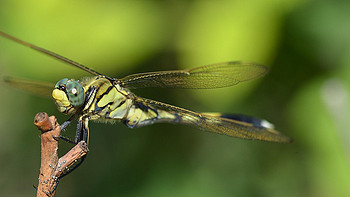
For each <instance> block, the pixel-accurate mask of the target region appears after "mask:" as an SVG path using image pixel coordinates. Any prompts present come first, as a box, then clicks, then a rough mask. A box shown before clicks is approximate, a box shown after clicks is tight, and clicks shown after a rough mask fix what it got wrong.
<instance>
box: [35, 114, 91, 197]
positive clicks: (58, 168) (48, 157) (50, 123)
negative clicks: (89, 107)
mask: <svg viewBox="0 0 350 197" xmlns="http://www.w3.org/2000/svg"><path fill="white" fill-rule="evenodd" d="M34 124H35V125H36V126H37V127H38V129H39V130H41V167H40V174H39V184H38V187H37V196H40V197H41V196H45V197H47V196H49V197H52V196H55V192H56V188H57V184H58V181H59V179H60V177H61V176H64V172H65V171H66V170H68V168H69V167H70V166H71V165H73V164H74V163H75V162H76V161H77V160H78V159H80V158H81V157H83V156H84V155H86V153H87V152H88V151H89V150H88V148H87V144H86V143H85V142H84V141H81V142H79V143H78V144H77V145H76V146H74V147H73V148H72V149H71V150H70V151H69V152H68V153H66V154H65V155H64V156H62V157H61V158H60V159H58V141H57V140H56V139H57V138H56V139H55V137H58V136H60V133H61V127H60V125H59V124H58V123H57V120H56V118H55V117H54V116H51V117H50V118H49V117H48V115H47V114H46V113H42V112H40V113H38V114H37V115H36V116H35V118H34Z"/></svg>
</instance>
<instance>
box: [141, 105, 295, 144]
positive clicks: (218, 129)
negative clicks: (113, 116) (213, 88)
mask: <svg viewBox="0 0 350 197" xmlns="http://www.w3.org/2000/svg"><path fill="white" fill-rule="evenodd" d="M136 103H138V105H140V104H141V105H142V106H143V109H144V110H145V109H147V111H148V112H149V111H154V112H156V113H155V114H156V116H155V115H154V117H152V121H150V118H146V117H144V119H145V120H146V121H147V122H145V123H146V124H144V123H142V122H139V124H140V125H141V126H144V125H147V124H153V123H156V122H171V123H182V124H187V125H191V126H195V127H199V128H201V129H203V130H206V131H209V132H214V133H218V134H224V135H228V136H232V137H237V138H242V139H250V140H262V141H269V142H279V143H289V142H291V141H292V140H291V138H289V137H287V136H285V135H283V134H281V133H280V132H278V131H276V130H275V129H274V128H273V126H272V124H270V123H269V124H264V123H263V122H264V121H263V120H260V119H257V118H247V117H244V119H246V120H247V121H244V120H243V119H242V118H238V117H237V116H235V117H233V118H232V119H231V118H230V117H228V116H227V117H223V116H221V115H220V114H218V113H216V114H214V113H213V114H210V113H197V112H193V111H190V110H187V109H183V108H180V107H176V106H172V105H169V104H165V103H161V102H158V101H153V100H150V99H144V98H137V99H136ZM165 112H166V113H165ZM149 114H151V113H149ZM169 114H171V115H169ZM240 120H242V121H240ZM257 120H259V122H257Z"/></svg>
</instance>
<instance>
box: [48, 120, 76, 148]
mask: <svg viewBox="0 0 350 197" xmlns="http://www.w3.org/2000/svg"><path fill="white" fill-rule="evenodd" d="M75 115H76V114H74V115H73V116H71V117H70V118H69V119H68V120H66V121H65V122H64V123H62V125H61V130H64V129H66V128H67V126H68V125H69V124H70V123H71V122H72V121H73V119H74V118H75ZM52 137H53V138H54V139H55V140H59V139H61V140H63V141H65V142H68V143H70V144H76V143H75V142H74V141H72V140H71V139H69V138H67V137H64V136H62V135H60V136H52Z"/></svg>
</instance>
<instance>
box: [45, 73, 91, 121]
mask: <svg viewBox="0 0 350 197" xmlns="http://www.w3.org/2000/svg"><path fill="white" fill-rule="evenodd" d="M52 97H53V99H54V100H55V102H56V105H57V107H58V110H59V111H60V112H62V113H66V114H69V113H74V112H76V109H77V108H79V107H81V106H82V105H83V104H84V101H85V93H84V89H83V86H82V85H81V84H80V83H79V81H75V80H73V79H71V80H69V79H67V78H64V79H62V80H60V81H59V82H57V84H56V86H55V89H54V90H53V91H52Z"/></svg>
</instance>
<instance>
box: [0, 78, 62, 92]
mask: <svg viewBox="0 0 350 197" xmlns="http://www.w3.org/2000/svg"><path fill="white" fill-rule="evenodd" d="M3 82H4V83H5V84H7V85H9V86H12V87H14V88H17V89H21V90H24V91H26V92H29V93H32V94H35V95H38V96H43V97H51V93H52V90H53V89H54V87H55V84H51V83H46V82H38V81H32V80H26V79H20V78H16V77H8V76H6V77H3Z"/></svg>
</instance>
